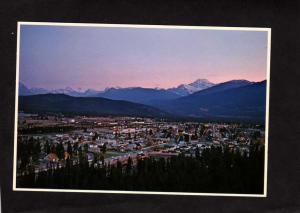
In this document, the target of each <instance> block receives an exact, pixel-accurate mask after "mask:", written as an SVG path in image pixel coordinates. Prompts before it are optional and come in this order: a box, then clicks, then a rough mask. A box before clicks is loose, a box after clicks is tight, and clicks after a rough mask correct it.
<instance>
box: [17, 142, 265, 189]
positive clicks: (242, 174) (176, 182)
mask: <svg viewBox="0 0 300 213" xmlns="http://www.w3.org/2000/svg"><path fill="white" fill-rule="evenodd" d="M96 165H97V164H94V163H89V162H88V161H87V160H82V161H80V163H79V164H77V165H73V163H72V162H71V160H67V162H66V166H65V167H64V168H56V167H55V166H53V167H51V168H50V169H49V170H47V171H41V172H39V173H37V174H35V173H34V172H33V171H32V172H31V173H30V174H27V175H23V176H19V177H18V178H17V186H18V187H25V188H56V189H90V190H131V191H166V192H211V193H255V194H257V193H259V194H261V193H263V180H264V147H263V146H262V145H258V144H255V145H252V146H251V148H250V152H249V153H246V152H245V153H240V152H239V151H236V152H232V151H231V150H230V149H228V148H225V149H224V150H222V149H221V148H216V147H212V148H211V149H205V150H203V152H202V153H201V155H200V153H199V152H196V157H188V156H185V155H184V154H181V155H179V156H176V157H171V158H168V159H164V158H161V159H154V158H145V159H138V161H137V163H136V165H133V162H132V160H131V159H130V158H129V160H128V163H127V165H122V164H121V163H120V162H118V163H117V164H116V165H105V166H102V167H99V166H96Z"/></svg>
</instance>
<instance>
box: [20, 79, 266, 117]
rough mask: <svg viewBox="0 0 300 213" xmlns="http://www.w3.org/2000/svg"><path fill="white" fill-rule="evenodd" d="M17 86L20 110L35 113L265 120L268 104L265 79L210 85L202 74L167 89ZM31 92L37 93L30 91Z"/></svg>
mask: <svg viewBox="0 0 300 213" xmlns="http://www.w3.org/2000/svg"><path fill="white" fill-rule="evenodd" d="M19 90H20V109H21V110H24V111H37V112H43V111H44V112H45V111H49V112H50V111H51V112H59V111H60V112H72V113H76V112H77V113H81V114H82V113H89V114H93V113H94V114H97V115H102V114H112V115H117V114H118V115H131V116H133V115H135V116H149V117H164V116H169V117H170V115H172V116H175V117H188V118H200V119H202V118H207V119H219V120H231V119H234V120H249V121H264V117H265V106H266V103H265V101H266V81H261V82H250V81H247V80H232V81H227V82H223V83H220V84H213V83H211V82H209V81H207V80H205V79H198V80H197V81H195V82H193V83H191V84H182V85H179V86H178V87H174V88H170V89H157V88H142V87H130V88H107V89H105V90H104V91H95V90H85V91H83V90H80V91H79V90H73V89H72V88H66V89H63V90H52V91H51V92H50V93H51V94H48V93H49V91H46V90H43V89H41V88H40V89H36V88H31V89H28V88H27V87H26V86H25V85H23V84H20V87H19ZM35 93H40V94H39V95H34V94H35ZM62 94H64V95H63V96H62ZM62 97H64V98H62ZM56 99H57V100H56ZM58 101H59V102H58ZM122 101H123V102H122Z"/></svg>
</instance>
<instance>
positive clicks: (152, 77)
mask: <svg viewBox="0 0 300 213" xmlns="http://www.w3.org/2000/svg"><path fill="white" fill-rule="evenodd" d="M266 65H267V32H266V31H255V32H254V31H229V30H203V29H184V30H183V29H149V28H147V29H145V28H109V27H82V26H40V25H32V26H30V25H21V34H20V81H21V82H23V83H25V84H26V85H27V86H28V87H44V88H64V87H66V86H71V87H73V88H84V89H87V88H93V89H104V88H105V87H112V86H121V87H128V86H143V87H162V88H168V87H173V86H177V85H178V84H181V83H189V82H192V81H194V80H196V79H198V78H207V79H208V80H210V81H212V82H215V83H218V82H223V81H227V80H232V79H247V80H251V81H260V80H264V79H266Z"/></svg>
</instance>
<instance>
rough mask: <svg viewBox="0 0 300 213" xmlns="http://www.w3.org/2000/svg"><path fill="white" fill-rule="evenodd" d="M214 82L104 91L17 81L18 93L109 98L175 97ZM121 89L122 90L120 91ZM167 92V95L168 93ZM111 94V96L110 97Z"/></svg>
mask: <svg viewBox="0 0 300 213" xmlns="http://www.w3.org/2000/svg"><path fill="white" fill-rule="evenodd" d="M214 85H215V84H214V83H211V82H209V81H208V80H207V79H197V80H196V81H194V82H192V83H190V84H181V85H179V86H177V87H173V88H169V89H159V88H142V87H127V88H121V87H110V88H106V89H105V90H104V91H97V90H94V89H87V90H83V89H80V88H79V89H73V88H71V87H66V88H63V89H45V88H36V87H33V88H28V87H27V86H26V85H25V84H23V83H22V82H20V83H19V95H22V96H25V95H38V94H48V93H52V94H66V95H70V96H74V97H109V98H112V99H113V98H114V97H116V98H123V97H122V96H123V95H122V94H121V93H122V92H124V93H126V96H127V94H128V93H133V94H132V95H135V93H136V92H138V93H140V95H144V94H143V92H145V93H147V92H149V93H151V95H153V94H159V93H160V92H161V93H165V94H164V95H163V96H168V97H169V96H173V97H174V98H177V97H179V96H186V95H190V94H192V93H194V92H198V91H200V90H203V89H206V88H209V87H211V86H214ZM118 90H119V91H118ZM120 91H122V92H120ZM168 94H169V95H168ZM110 96H111V97H110Z"/></svg>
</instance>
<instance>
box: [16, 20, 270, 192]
mask: <svg viewBox="0 0 300 213" xmlns="http://www.w3.org/2000/svg"><path fill="white" fill-rule="evenodd" d="M17 36H18V44H17V70H16V72H17V75H16V76H17V79H16V82H17V83H16V109H15V140H14V171H13V172H14V174H13V178H14V180H13V190H15V191H46V192H84V193H125V194H163V195H206V196H248V197H266V196H267V168H268V166H267V164H268V162H267V155H268V122H269V121H268V119H269V118H268V117H269V116H268V111H269V84H270V48H271V29H270V28H243V27H242V28H241V27H209V26H166V25H127V24H121V25H120V24H76V23H47V22H19V23H18V35H17Z"/></svg>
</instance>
